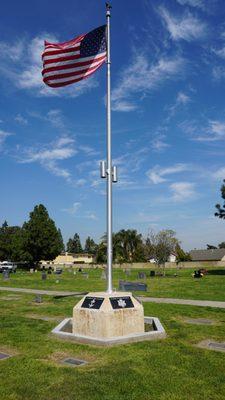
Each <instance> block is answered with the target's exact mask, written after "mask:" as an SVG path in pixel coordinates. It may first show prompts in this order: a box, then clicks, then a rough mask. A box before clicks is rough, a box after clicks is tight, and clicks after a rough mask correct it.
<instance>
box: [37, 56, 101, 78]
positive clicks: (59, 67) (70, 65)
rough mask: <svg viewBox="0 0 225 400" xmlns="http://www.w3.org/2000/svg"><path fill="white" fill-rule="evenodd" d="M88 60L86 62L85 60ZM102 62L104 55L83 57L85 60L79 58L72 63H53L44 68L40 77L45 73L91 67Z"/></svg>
mask: <svg viewBox="0 0 225 400" xmlns="http://www.w3.org/2000/svg"><path fill="white" fill-rule="evenodd" d="M87 58H88V60H87ZM81 60H85V61H81ZM102 60H105V54H104V55H100V56H98V57H95V58H93V57H85V58H79V60H78V61H74V62H71V61H70V62H69V63H65V62H63V63H53V64H49V65H47V68H44V69H43V71H42V75H43V74H45V72H50V71H61V70H63V69H69V68H75V67H82V66H86V65H92V64H93V63H95V62H96V61H98V62H100V61H102Z"/></svg>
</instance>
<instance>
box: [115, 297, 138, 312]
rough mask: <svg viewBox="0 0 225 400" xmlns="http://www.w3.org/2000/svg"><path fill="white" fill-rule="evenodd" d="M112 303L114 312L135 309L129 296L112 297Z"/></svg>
mask: <svg viewBox="0 0 225 400" xmlns="http://www.w3.org/2000/svg"><path fill="white" fill-rule="evenodd" d="M110 303H111V305H112V308H113V309H114V310H118V309H124V308H133V307H134V305H133V302H132V300H131V298H130V297H129V296H127V297H111V298H110Z"/></svg>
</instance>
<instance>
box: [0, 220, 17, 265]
mask: <svg viewBox="0 0 225 400" xmlns="http://www.w3.org/2000/svg"><path fill="white" fill-rule="evenodd" d="M20 231H21V228H20V227H19V226H8V224H7V222H6V221H5V222H4V223H3V224H2V226H1V228H0V261H4V260H10V261H13V242H14V237H15V235H19V234H20Z"/></svg>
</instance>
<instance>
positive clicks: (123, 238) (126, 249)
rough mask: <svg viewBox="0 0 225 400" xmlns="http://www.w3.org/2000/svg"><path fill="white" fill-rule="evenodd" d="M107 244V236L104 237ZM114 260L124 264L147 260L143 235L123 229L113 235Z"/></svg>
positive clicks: (133, 230)
mask: <svg viewBox="0 0 225 400" xmlns="http://www.w3.org/2000/svg"><path fill="white" fill-rule="evenodd" d="M103 240H104V242H105V243H106V235H105V236H104V237H103ZM113 259H114V260H115V261H118V262H119V263H122V262H139V261H144V260H145V255H144V245H143V241H142V235H141V234H139V233H137V231H136V230H135V229H127V230H125V229H122V230H120V231H119V232H117V233H114V234H113Z"/></svg>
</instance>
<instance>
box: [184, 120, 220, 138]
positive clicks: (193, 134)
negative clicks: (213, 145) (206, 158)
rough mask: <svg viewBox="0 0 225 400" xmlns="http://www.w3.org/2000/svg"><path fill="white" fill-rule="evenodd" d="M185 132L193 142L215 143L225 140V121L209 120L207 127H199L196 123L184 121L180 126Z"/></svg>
mask: <svg viewBox="0 0 225 400" xmlns="http://www.w3.org/2000/svg"><path fill="white" fill-rule="evenodd" d="M180 127H181V128H182V129H183V131H184V132H185V133H187V134H189V135H190V138H191V139H192V140H196V141H199V142H215V141H219V140H224V139H225V121H220V120H208V121H207V124H205V126H200V127H199V126H198V124H197V123H196V122H195V121H184V122H182V123H181V124H180Z"/></svg>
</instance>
